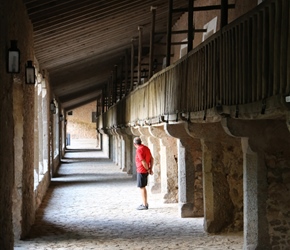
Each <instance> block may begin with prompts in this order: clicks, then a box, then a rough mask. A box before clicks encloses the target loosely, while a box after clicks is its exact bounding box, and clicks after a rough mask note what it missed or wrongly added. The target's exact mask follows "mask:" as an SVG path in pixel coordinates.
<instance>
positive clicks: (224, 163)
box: [187, 122, 243, 233]
mask: <svg viewBox="0 0 290 250" xmlns="http://www.w3.org/2000/svg"><path fill="white" fill-rule="evenodd" d="M187 129H188V133H189V134H190V135H191V136H192V137H194V138H200V139H201V143H202V152H203V155H202V165H203V187H204V197H203V198H204V217H205V221H204V227H205V230H206V231H207V232H209V233H217V232H220V231H222V230H224V229H227V230H230V231H238V230H242V226H243V210H242V208H243V199H242V198H243V189H242V181H243V168H242V150H241V141H240V139H237V138H233V137H231V136H228V135H227V134H226V133H225V131H224V129H223V127H222V126H221V124H220V122H217V123H204V124H197V123H187Z"/></svg>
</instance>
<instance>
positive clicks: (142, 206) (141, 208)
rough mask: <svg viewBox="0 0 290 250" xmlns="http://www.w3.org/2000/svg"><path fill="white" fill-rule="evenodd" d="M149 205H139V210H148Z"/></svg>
mask: <svg viewBox="0 0 290 250" xmlns="http://www.w3.org/2000/svg"><path fill="white" fill-rule="evenodd" d="M147 209H148V207H147V206H144V205H143V204H141V205H140V206H139V207H137V210H147Z"/></svg>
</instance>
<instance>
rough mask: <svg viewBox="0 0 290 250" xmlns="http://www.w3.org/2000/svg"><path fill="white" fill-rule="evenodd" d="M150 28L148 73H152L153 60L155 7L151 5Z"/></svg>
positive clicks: (150, 74)
mask: <svg viewBox="0 0 290 250" xmlns="http://www.w3.org/2000/svg"><path fill="white" fill-rule="evenodd" d="M151 14H152V15H151V30H150V52H149V75H148V77H149V78H151V76H152V75H153V60H154V36H155V17H156V7H151Z"/></svg>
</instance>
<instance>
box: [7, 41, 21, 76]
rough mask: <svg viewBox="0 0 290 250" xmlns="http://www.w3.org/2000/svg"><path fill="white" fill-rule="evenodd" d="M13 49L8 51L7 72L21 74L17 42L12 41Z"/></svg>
mask: <svg viewBox="0 0 290 250" xmlns="http://www.w3.org/2000/svg"><path fill="white" fill-rule="evenodd" d="M10 42H11V48H10V49H8V55H7V72H8V73H19V72H20V51H19V49H18V48H17V41H16V40H12V41H10Z"/></svg>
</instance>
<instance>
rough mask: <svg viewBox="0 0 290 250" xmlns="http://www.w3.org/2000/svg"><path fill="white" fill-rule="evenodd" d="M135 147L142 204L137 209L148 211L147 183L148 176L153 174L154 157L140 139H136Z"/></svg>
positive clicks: (138, 185)
mask: <svg viewBox="0 0 290 250" xmlns="http://www.w3.org/2000/svg"><path fill="white" fill-rule="evenodd" d="M134 146H135V148H136V158H135V161H136V171H137V187H139V188H140V191H141V197H142V202H143V203H142V204H141V205H140V206H139V207H138V208H137V209H138V210H147V209H148V202H147V190H146V186H147V182H148V174H153V171H152V167H153V157H152V155H151V152H150V149H149V148H148V147H146V146H145V145H143V144H142V142H141V139H140V138H139V137H135V138H134Z"/></svg>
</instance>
